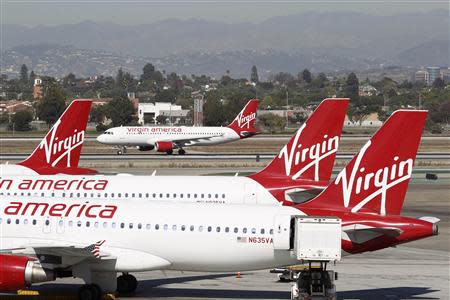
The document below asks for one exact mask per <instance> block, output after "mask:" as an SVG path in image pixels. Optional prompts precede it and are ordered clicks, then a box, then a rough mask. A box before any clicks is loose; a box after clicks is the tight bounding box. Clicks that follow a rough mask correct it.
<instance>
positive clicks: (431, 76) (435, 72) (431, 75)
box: [427, 67, 441, 85]
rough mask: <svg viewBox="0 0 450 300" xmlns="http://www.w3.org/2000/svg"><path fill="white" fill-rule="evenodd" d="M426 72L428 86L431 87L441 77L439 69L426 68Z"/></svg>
mask: <svg viewBox="0 0 450 300" xmlns="http://www.w3.org/2000/svg"><path fill="white" fill-rule="evenodd" d="M427 72H428V85H432V84H433V82H434V81H435V80H436V79H437V78H440V77H441V68H439V67H427Z"/></svg>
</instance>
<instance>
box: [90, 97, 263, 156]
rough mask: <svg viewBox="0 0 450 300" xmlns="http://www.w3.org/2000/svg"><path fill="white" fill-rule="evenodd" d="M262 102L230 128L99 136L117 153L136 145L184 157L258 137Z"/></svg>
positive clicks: (118, 130)
mask: <svg viewBox="0 0 450 300" xmlns="http://www.w3.org/2000/svg"><path fill="white" fill-rule="evenodd" d="M258 104H259V101H258V100H256V99H252V100H250V101H249V102H247V104H246V105H245V107H244V108H243V109H242V111H241V112H240V113H239V114H238V115H237V116H236V118H235V119H234V120H233V122H231V124H230V125H228V126H227V127H185V126H181V127H179V126H171V127H137V126H133V127H129V126H121V127H114V128H110V129H108V130H106V131H105V132H104V133H103V134H101V135H99V136H98V137H97V141H98V142H100V143H102V144H106V145H114V146H119V150H118V151H117V154H119V155H120V154H123V153H125V152H126V149H127V147H130V146H136V147H137V148H138V149H139V150H140V151H150V150H153V149H155V150H156V151H157V152H165V153H167V154H169V155H170V154H172V153H173V150H174V149H178V154H180V155H184V154H185V153H186V151H185V150H184V148H185V147H190V146H208V145H217V144H224V143H229V142H233V141H236V140H239V139H244V138H248V137H251V136H254V135H256V134H258V130H257V129H256V128H255V127H254V124H255V122H256V109H257V108H258Z"/></svg>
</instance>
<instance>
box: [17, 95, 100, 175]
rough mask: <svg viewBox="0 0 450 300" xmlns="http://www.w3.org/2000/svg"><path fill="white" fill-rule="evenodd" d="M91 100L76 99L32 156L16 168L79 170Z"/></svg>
mask: <svg viewBox="0 0 450 300" xmlns="http://www.w3.org/2000/svg"><path fill="white" fill-rule="evenodd" d="M91 104H92V100H88V99H77V100H74V101H72V103H71V104H70V105H69V107H67V109H66V111H65V112H64V113H63V114H62V115H61V117H60V118H59V119H58V120H57V121H56V123H55V124H54V125H53V127H52V128H51V129H50V131H49V132H48V133H47V135H46V136H45V137H44V139H43V140H42V141H41V143H39V145H38V146H37V147H36V149H34V151H33V153H31V155H30V156H29V157H28V158H27V159H26V160H24V161H23V162H20V163H19V165H22V166H24V167H28V168H31V169H33V170H35V171H37V172H38V173H42V172H39V170H40V169H41V170H43V169H51V168H53V169H58V170H64V168H67V169H74V168H77V167H78V161H79V160H80V153H81V148H82V146H83V142H84V137H85V130H86V125H87V122H88V118H89V112H90V110H91Z"/></svg>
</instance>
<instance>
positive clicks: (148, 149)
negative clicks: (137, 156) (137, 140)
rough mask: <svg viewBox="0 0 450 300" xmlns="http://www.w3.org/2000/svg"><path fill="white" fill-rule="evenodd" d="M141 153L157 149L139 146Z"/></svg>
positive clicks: (151, 146)
mask: <svg viewBox="0 0 450 300" xmlns="http://www.w3.org/2000/svg"><path fill="white" fill-rule="evenodd" d="M137 148H138V150H139V151H150V150H153V149H155V146H153V145H148V146H138V147H137Z"/></svg>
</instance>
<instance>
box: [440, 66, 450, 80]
mask: <svg viewBox="0 0 450 300" xmlns="http://www.w3.org/2000/svg"><path fill="white" fill-rule="evenodd" d="M441 76H442V80H444V81H445V82H450V68H447V69H442V70H441Z"/></svg>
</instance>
